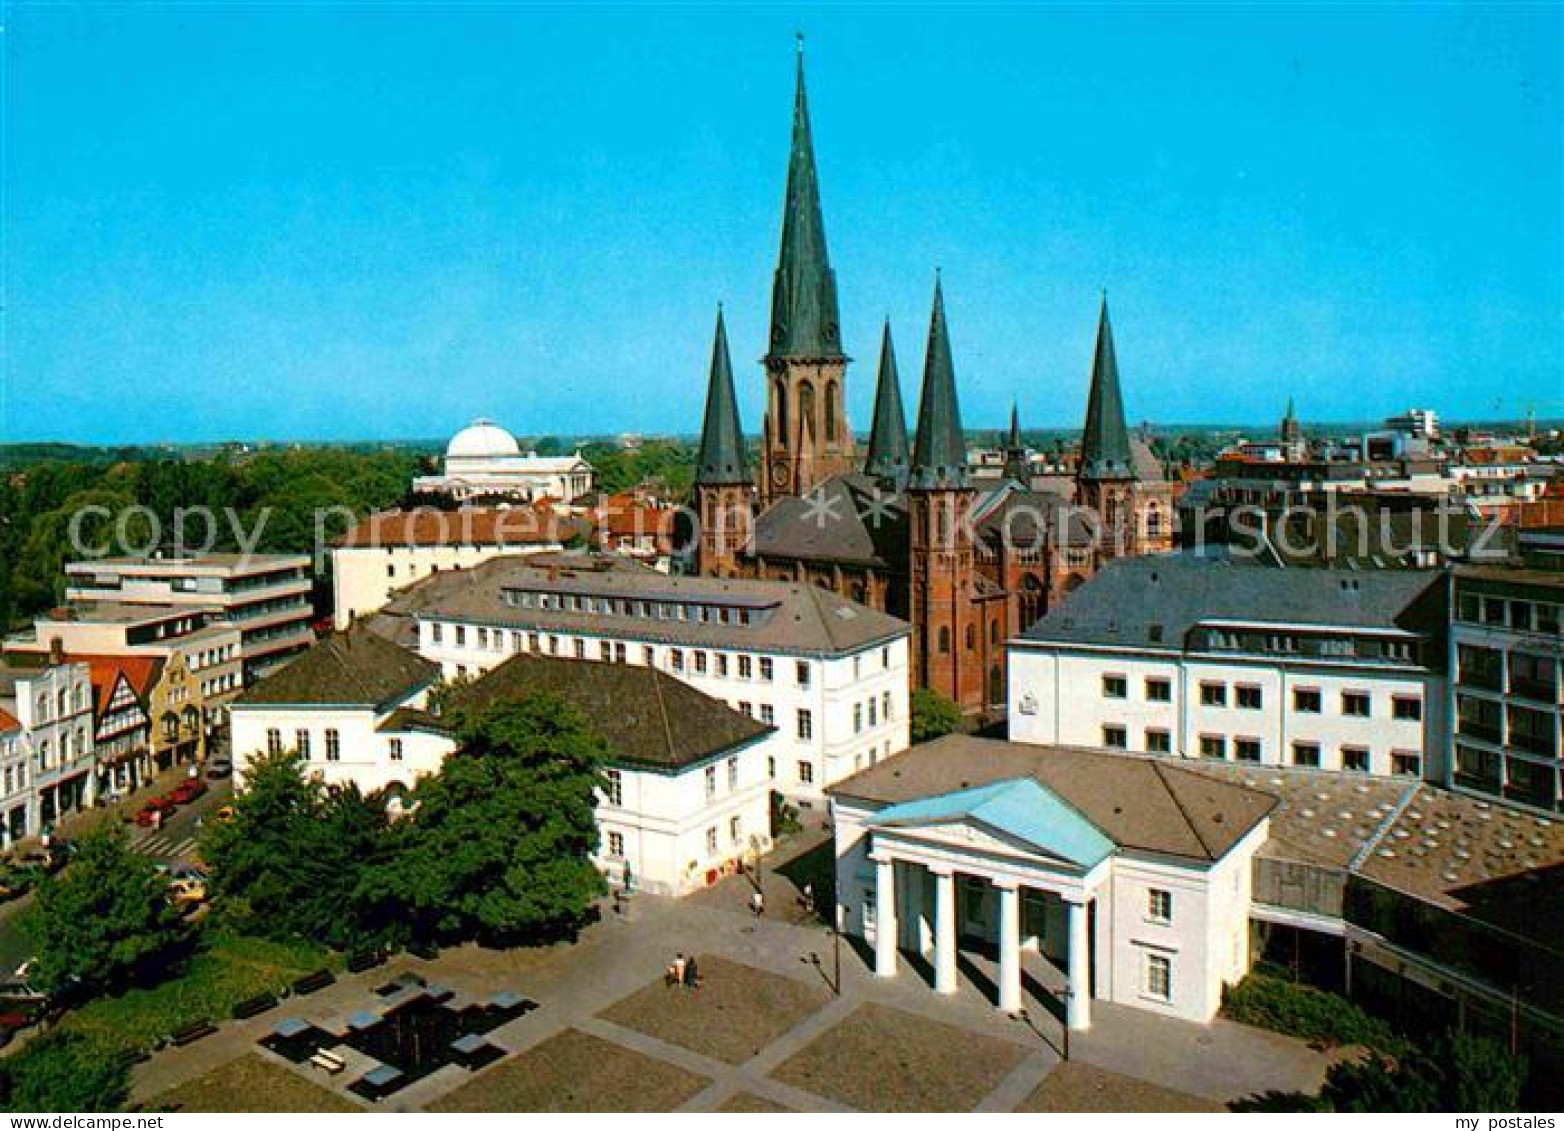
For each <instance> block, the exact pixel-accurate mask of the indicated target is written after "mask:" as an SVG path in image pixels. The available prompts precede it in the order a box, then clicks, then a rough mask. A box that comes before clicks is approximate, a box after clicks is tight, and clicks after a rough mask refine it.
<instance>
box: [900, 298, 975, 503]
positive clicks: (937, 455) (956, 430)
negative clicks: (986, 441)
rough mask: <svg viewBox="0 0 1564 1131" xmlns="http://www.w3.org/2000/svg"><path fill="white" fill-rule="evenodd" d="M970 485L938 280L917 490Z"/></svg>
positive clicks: (916, 452)
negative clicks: (968, 483)
mask: <svg viewBox="0 0 1564 1131" xmlns="http://www.w3.org/2000/svg"><path fill="white" fill-rule="evenodd" d="M966 485H967V444H966V438H965V436H964V434H963V432H962V430H961V405H960V404H959V403H958V402H957V400H956V367H955V363H954V362H952V361H951V357H950V333H949V331H948V330H947V329H946V327H945V294H944V290H943V288H942V287H941V286H940V280H939V275H938V274H937V273H936V274H935V276H934V313H933V315H932V316H931V317H930V319H929V348H928V353H927V355H926V356H925V358H924V362H923V396H922V398H921V400H920V402H919V405H918V437H917V442H916V444H915V445H914V446H913V452H912V477H911V481H910V483H909V486H910V487H911V488H912V489H913V490H915V491H939V490H960V489H962V488H964V487H965V486H966Z"/></svg>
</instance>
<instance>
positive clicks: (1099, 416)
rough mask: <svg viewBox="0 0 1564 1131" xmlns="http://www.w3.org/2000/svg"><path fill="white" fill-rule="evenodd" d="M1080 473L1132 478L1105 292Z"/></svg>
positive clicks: (1087, 477) (1095, 477)
mask: <svg viewBox="0 0 1564 1131" xmlns="http://www.w3.org/2000/svg"><path fill="white" fill-rule="evenodd" d="M1079 477H1080V478H1081V479H1084V480H1088V481H1091V480H1115V479H1134V478H1135V464H1134V459H1133V456H1132V455H1131V452H1130V434H1129V429H1127V428H1126V427H1125V426H1124V398H1123V396H1122V395H1121V394H1120V392H1119V364H1118V361H1117V359H1116V358H1115V357H1114V353H1113V327H1112V326H1111V325H1110V324H1109V322H1108V296H1107V293H1106V292H1104V294H1103V296H1102V312H1101V314H1100V315H1099V316H1098V321H1097V352H1096V355H1095V357H1094V358H1093V359H1092V389H1091V395H1090V397H1089V399H1088V400H1087V402H1086V430H1085V432H1084V433H1083V434H1082V436H1081V466H1080V472H1079Z"/></svg>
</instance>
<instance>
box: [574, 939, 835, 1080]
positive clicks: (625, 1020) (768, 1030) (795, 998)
mask: <svg viewBox="0 0 1564 1131" xmlns="http://www.w3.org/2000/svg"><path fill="white" fill-rule="evenodd" d="M696 969H697V970H698V971H699V972H700V986H699V987H698V988H696V989H688V988H686V987H683V986H668V985H664V983H663V980H662V979H660V978H659V979H658V980H657V981H655V982H653V983H652V984H651V985H649V986H647V987H646V988H645V989H642V990H637V991H636V992H635V993H633V994H631V995H630V996H629V997H627V998H622V999H620V1000H619V1001H617V1002H615V1003H614V1004H613V1005H611V1006H609V1007H608V1008H607V1009H605V1010H603V1012H601V1013H599V1014H598V1016H599V1017H601V1018H602V1019H603V1020H604V1021H611V1022H613V1023H614V1024H615V1025H622V1026H624V1027H625V1028H626V1029H634V1030H635V1031H636V1032H638V1033H645V1034H646V1035H647V1036H649V1037H656V1038H657V1039H658V1040H662V1041H667V1042H668V1043H669V1044H674V1045H679V1046H681V1047H682V1048H687V1049H689V1050H690V1051H691V1052H698V1053H700V1054H702V1055H703V1056H709V1057H711V1058H712V1059H713V1060H720V1061H723V1062H725V1063H727V1064H743V1063H744V1062H745V1061H746V1060H748V1059H750V1058H751V1057H752V1056H754V1055H755V1054H756V1053H758V1052H760V1050H761V1049H763V1048H765V1047H766V1046H767V1045H769V1044H770V1043H771V1042H772V1041H774V1040H776V1039H777V1038H778V1037H780V1036H781V1035H782V1034H783V1033H786V1032H787V1031H788V1030H789V1029H791V1028H793V1027H794V1026H795V1025H797V1024H798V1023H799V1022H800V1021H802V1020H804V1018H806V1017H808V1016H809V1015H810V1014H812V1013H814V1012H815V1011H816V1010H818V1009H819V1008H820V1007H821V1006H823V1005H825V1004H826V1002H828V1001H830V1000H831V991H830V990H828V989H827V988H826V987H825V986H824V985H822V984H820V983H819V982H818V981H816V982H807V981H801V980H799V979H797V978H788V977H784V976H782V975H780V974H772V973H769V972H768V971H765V970H757V969H755V968H754V967H753V966H745V965H743V964H741V963H738V962H729V961H728V960H726V959H723V958H705V957H697V959H696ZM810 973H811V975H812V974H813V971H811V972H810Z"/></svg>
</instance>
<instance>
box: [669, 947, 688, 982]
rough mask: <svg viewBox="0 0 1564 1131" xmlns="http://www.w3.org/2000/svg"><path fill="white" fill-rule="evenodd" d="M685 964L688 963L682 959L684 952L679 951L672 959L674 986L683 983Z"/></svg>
mask: <svg viewBox="0 0 1564 1131" xmlns="http://www.w3.org/2000/svg"><path fill="white" fill-rule="evenodd" d="M687 965H688V964H687V963H686V962H685V959H684V953H683V952H682V951H681V952H680V953H679V955H678V957H676V958H675V959H674V960H673V984H674V985H676V986H682V985H684V971H685V967H686V966H687Z"/></svg>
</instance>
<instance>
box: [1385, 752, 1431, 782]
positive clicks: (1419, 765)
mask: <svg viewBox="0 0 1564 1131" xmlns="http://www.w3.org/2000/svg"><path fill="white" fill-rule="evenodd" d="M1390 772H1391V773H1393V774H1399V775H1402V776H1405V777H1411V778H1416V777H1421V776H1422V774H1423V759H1422V758H1421V757H1420V756H1418V755H1417V754H1414V753H1412V752H1411V751H1407V750H1392V751H1391V752H1390Z"/></svg>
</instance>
